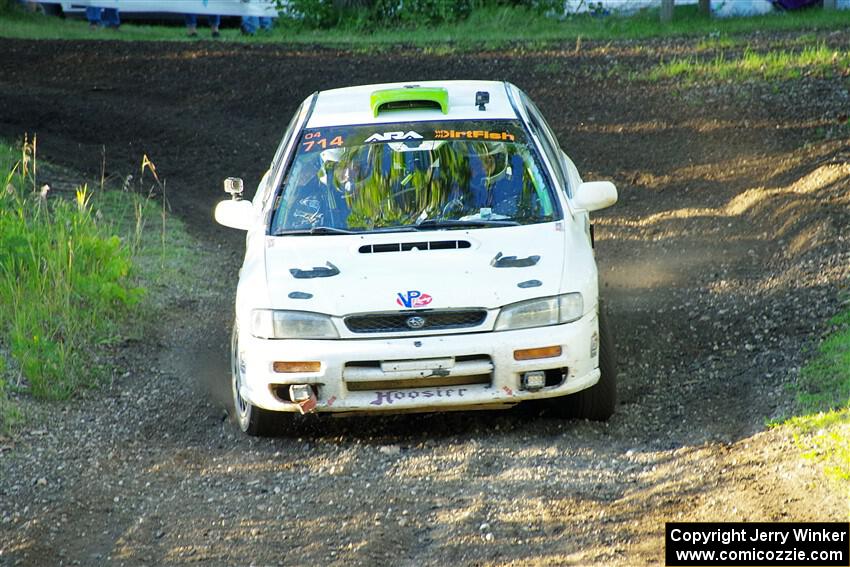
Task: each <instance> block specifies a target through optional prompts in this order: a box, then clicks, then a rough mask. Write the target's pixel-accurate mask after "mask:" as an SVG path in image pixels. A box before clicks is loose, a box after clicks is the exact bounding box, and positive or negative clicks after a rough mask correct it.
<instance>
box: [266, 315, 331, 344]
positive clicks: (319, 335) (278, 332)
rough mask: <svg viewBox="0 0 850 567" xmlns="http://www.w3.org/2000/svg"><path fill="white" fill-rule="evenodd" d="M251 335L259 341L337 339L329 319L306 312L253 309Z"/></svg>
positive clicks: (325, 316)
mask: <svg viewBox="0 0 850 567" xmlns="http://www.w3.org/2000/svg"><path fill="white" fill-rule="evenodd" d="M251 334H252V335H254V336H255V337H258V338H261V339H337V338H339V333H337V332H336V327H334V324H333V322H332V321H331V318H330V317H328V316H327V315H322V314H321V313H310V312H308V311H272V310H271V309H254V311H252V312H251Z"/></svg>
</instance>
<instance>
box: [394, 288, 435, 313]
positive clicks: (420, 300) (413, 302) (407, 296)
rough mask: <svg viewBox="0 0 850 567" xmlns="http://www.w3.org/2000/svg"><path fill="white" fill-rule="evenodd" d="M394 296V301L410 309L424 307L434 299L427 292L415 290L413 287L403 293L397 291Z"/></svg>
mask: <svg viewBox="0 0 850 567" xmlns="http://www.w3.org/2000/svg"><path fill="white" fill-rule="evenodd" d="M396 296H397V298H396V300H395V302H396V303H398V304H399V305H401V306H402V307H406V308H407V309H410V308H412V307H425V306H426V305H428V304H429V303H431V301H433V299H434V298H433V297H431V296H430V295H428V294H427V293H422V292H421V291H416V290H415V289H412V290H410V291H407V292H405V293H397V294H396Z"/></svg>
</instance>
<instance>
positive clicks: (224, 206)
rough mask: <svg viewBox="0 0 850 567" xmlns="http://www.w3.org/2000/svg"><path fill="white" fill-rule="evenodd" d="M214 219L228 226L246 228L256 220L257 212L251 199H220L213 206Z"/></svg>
mask: <svg viewBox="0 0 850 567" xmlns="http://www.w3.org/2000/svg"><path fill="white" fill-rule="evenodd" d="M215 220H216V222H218V223H219V224H222V225H224V226H229V227H230V228H237V229H239V230H248V229H250V228H251V227H252V226H253V225H254V223H255V222H257V214H256V212H255V211H254V205H252V204H251V201H242V200H239V201H222V202H221V203H219V204H218V205H216V206H215Z"/></svg>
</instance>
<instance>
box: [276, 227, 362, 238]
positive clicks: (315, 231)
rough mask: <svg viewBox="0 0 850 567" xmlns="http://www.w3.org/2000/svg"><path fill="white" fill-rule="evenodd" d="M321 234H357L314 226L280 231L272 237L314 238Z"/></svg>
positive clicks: (350, 231) (340, 229)
mask: <svg viewBox="0 0 850 567" xmlns="http://www.w3.org/2000/svg"><path fill="white" fill-rule="evenodd" d="M321 234H355V233H354V231H352V230H345V229H344V228H334V227H332V226H314V227H313V228H297V229H293V230H278V231H277V232H274V233H272V236H314V235H321Z"/></svg>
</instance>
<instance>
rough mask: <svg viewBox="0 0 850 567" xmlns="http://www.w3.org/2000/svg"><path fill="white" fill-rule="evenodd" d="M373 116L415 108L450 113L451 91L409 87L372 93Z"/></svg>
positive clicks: (438, 88)
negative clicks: (389, 111)
mask: <svg viewBox="0 0 850 567" xmlns="http://www.w3.org/2000/svg"><path fill="white" fill-rule="evenodd" d="M370 103H371V105H372V114H374V115H375V116H376V117H377V116H378V114H380V113H381V112H384V111H387V110H408V109H415V108H434V109H439V110H440V111H441V112H442V113H443V114H448V113H449V91H447V90H446V89H444V88H442V87H419V86H409V87H404V88H401V89H384V90H380V91H375V92H373V93H372V98H371V101H370Z"/></svg>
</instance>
